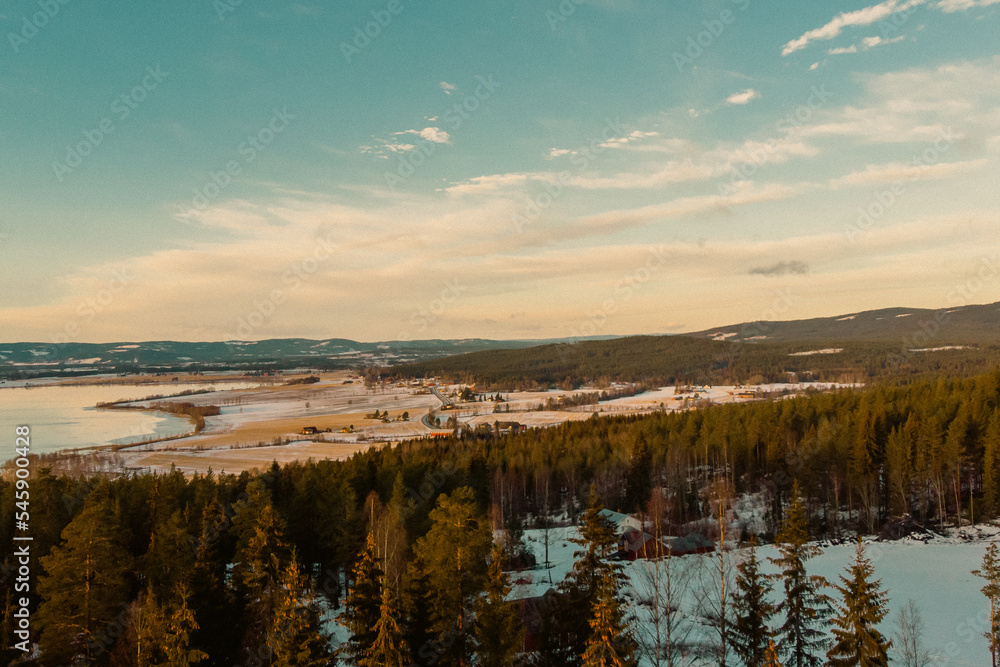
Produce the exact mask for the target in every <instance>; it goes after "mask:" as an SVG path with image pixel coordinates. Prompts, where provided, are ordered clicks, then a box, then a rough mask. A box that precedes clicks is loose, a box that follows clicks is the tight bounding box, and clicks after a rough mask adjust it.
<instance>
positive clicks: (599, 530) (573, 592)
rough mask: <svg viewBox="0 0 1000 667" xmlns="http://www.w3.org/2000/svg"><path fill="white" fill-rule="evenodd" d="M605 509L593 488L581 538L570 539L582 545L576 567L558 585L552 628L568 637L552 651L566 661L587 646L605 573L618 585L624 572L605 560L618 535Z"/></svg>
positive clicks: (558, 634) (570, 660)
mask: <svg viewBox="0 0 1000 667" xmlns="http://www.w3.org/2000/svg"><path fill="white" fill-rule="evenodd" d="M602 509H603V508H602V506H601V504H600V502H599V501H598V499H597V495H596V493H594V490H593V489H591V493H590V502H589V503H588V507H587V512H586V514H585V515H584V519H583V525H582V526H580V537H576V538H570V542H572V543H574V544H576V545H578V546H580V547H583V548H582V549H581V550H578V551H574V552H573V558H574V559H575V560H574V562H573V569H572V571H571V572H570V573H569V576H568V577H566V579H564V580H563V581H562V583H560V584H559V590H560V593H561V595H560V597H559V598H558V602H557V603H556V604H555V609H554V618H552V619H551V621H552V623H551V625H552V626H553V627H552V628H551V629H550V631H551V632H552V633H554V634H555V635H556V636H557V637H567V638H569V641H568V643H567V644H566V645H565V646H562V647H561V648H560V649H559V650H553V656H555V657H554V659H555V660H556V661H557V662H558V661H562V663H564V664H573V663H574V662H575V661H576V660H578V659H579V656H580V655H581V654H582V652H583V650H584V647H585V646H586V645H587V641H588V640H589V638H590V634H591V627H590V614H591V611H592V610H593V609H594V605H595V604H596V602H597V594H598V590H599V588H600V583H601V580H602V578H603V577H604V575H605V574H608V575H610V576H611V577H612V578H613V579H614V580H615V586H616V587H617V586H618V585H619V584H620V583H621V577H622V575H621V573H620V572H619V571H617V570H616V569H615V568H614V567H612V565H611V564H610V563H608V562H606V561H605V558H606V556H607V554H608V552H609V551H610V550H611V549H612V548H613V547H614V546H615V545H616V544H617V537H616V536H615V529H614V526H613V525H612V524H611V522H610V521H608V520H607V519H605V518H604V517H603V516H602V515H601V510H602Z"/></svg>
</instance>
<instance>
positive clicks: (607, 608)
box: [581, 570, 636, 667]
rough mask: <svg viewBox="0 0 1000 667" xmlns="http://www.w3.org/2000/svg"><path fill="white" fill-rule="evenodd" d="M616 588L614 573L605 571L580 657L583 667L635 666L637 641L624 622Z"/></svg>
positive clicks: (598, 587)
mask: <svg viewBox="0 0 1000 667" xmlns="http://www.w3.org/2000/svg"><path fill="white" fill-rule="evenodd" d="M616 589H617V582H616V580H615V576H614V573H613V572H612V571H610V570H605V571H604V572H603V573H602V575H601V578H600V580H599V582H598V585H597V595H596V599H595V601H594V607H593V615H592V617H591V619H590V637H589V638H588V639H587V645H586V649H585V650H584V652H583V655H582V656H581V657H582V659H583V667H631V666H633V665H635V664H636V660H635V649H636V643H635V639H634V638H633V637H632V635H631V633H630V632H629V628H628V625H627V623H626V622H625V619H624V615H623V612H622V603H621V601H620V600H619V599H618V595H617V590H616Z"/></svg>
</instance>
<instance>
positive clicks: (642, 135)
mask: <svg viewBox="0 0 1000 667" xmlns="http://www.w3.org/2000/svg"><path fill="white" fill-rule="evenodd" d="M658 136H660V133H659V132H642V131H641V130H636V131H634V132H632V133H631V134H626V135H625V136H623V137H614V138H613V139H608V140H607V141H605V142H604V143H602V144H598V145H599V146H600V147H601V148H622V147H623V146H626V145H628V144H630V143H632V142H633V141H639V140H640V139H646V138H649V137H658Z"/></svg>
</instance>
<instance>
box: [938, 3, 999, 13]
mask: <svg viewBox="0 0 1000 667" xmlns="http://www.w3.org/2000/svg"><path fill="white" fill-rule="evenodd" d="M996 4H1000V0H941V2H939V3H937V5H935V6H936V7H937V8H938V9H940V10H941V11H942V12H944V13H945V14H952V13H954V12H963V11H965V10H967V9H973V8H975V7H989V6H990V5H996Z"/></svg>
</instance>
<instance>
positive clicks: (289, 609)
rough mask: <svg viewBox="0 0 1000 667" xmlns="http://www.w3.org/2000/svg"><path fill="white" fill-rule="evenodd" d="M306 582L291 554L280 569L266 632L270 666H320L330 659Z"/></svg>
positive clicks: (317, 614) (316, 610) (317, 611)
mask: <svg viewBox="0 0 1000 667" xmlns="http://www.w3.org/2000/svg"><path fill="white" fill-rule="evenodd" d="M306 584H307V582H306V580H305V579H304V578H303V577H302V576H301V575H300V573H299V564H298V562H297V558H296V556H295V554H293V555H292V558H291V561H290V562H289V564H288V566H287V567H285V569H284V571H283V572H282V575H281V588H280V592H279V593H278V595H277V600H276V604H275V607H274V616H273V619H272V621H271V627H270V628H269V629H268V632H267V647H268V649H270V654H271V667H321V666H323V665H327V664H329V662H330V658H331V652H330V650H329V647H328V641H327V638H326V637H325V636H324V635H323V633H322V630H321V629H320V615H319V609H318V608H317V606H316V604H315V601H314V599H313V596H312V593H311V591H308V590H307V586H306Z"/></svg>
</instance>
